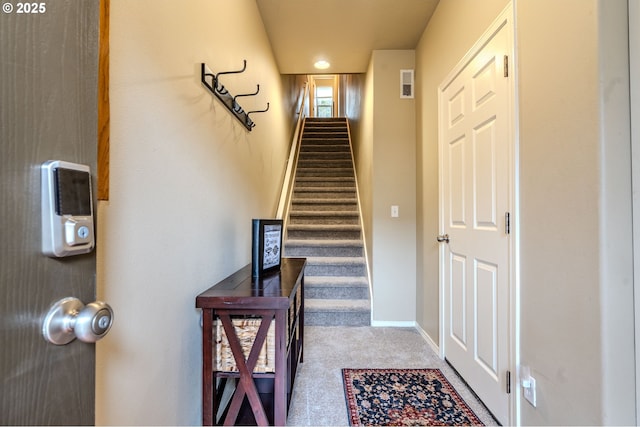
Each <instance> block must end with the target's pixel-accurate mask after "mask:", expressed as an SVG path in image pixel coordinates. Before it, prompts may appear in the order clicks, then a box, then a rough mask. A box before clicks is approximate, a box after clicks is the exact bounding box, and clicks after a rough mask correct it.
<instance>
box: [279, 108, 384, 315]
mask: <svg viewBox="0 0 640 427" xmlns="http://www.w3.org/2000/svg"><path fill="white" fill-rule="evenodd" d="M359 212H360V211H359V209H358V196H357V192H356V182H355V174H354V166H353V159H352V156H351V147H350V145H349V130H348V126H347V122H346V119H344V118H341V119H338V118H336V119H317V118H307V119H306V120H305V125H304V129H303V133H302V140H301V144H300V154H299V157H298V164H297V167H296V175H295V183H294V187H293V195H292V198H291V206H290V209H289V221H288V226H287V237H286V240H285V245H284V255H285V256H301V257H306V258H307V267H306V270H305V324H306V325H313V326H366V325H370V323H371V321H370V318H371V307H370V298H369V282H368V279H367V277H368V276H367V267H366V262H365V257H364V245H363V240H362V230H361V227H360V214H359Z"/></svg>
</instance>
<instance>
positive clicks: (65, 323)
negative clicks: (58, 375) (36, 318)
mask: <svg viewBox="0 0 640 427" xmlns="http://www.w3.org/2000/svg"><path fill="white" fill-rule="evenodd" d="M112 324H113V310H112V309H111V307H110V306H109V304H106V303H104V302H102V301H94V302H91V303H89V304H87V305H84V304H83V303H82V301H80V300H79V299H77V298H64V299H61V300H60V301H58V302H56V303H55V304H53V305H52V306H51V308H50V309H49V312H48V313H47V315H46V316H45V318H44V322H43V324H42V335H44V338H45V339H46V340H47V341H49V342H50V343H52V344H55V345H65V344H69V343H70V342H71V341H73V340H74V339H76V338H78V339H79V340H80V341H83V342H89V343H91V342H96V341H98V340H99V339H102V338H103V337H104V336H105V335H106V334H107V332H109V329H111V325H112Z"/></svg>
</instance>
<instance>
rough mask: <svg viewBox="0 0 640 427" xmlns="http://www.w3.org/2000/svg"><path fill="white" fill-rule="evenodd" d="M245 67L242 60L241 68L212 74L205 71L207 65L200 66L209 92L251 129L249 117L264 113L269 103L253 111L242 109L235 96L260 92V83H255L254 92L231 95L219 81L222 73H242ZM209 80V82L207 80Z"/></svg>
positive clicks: (251, 124)
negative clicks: (265, 106) (263, 107)
mask: <svg viewBox="0 0 640 427" xmlns="http://www.w3.org/2000/svg"><path fill="white" fill-rule="evenodd" d="M246 69H247V60H246V59H245V60H244V64H243V66H242V69H241V70H236V71H221V72H219V73H218V74H213V73H212V72H207V66H206V65H205V64H204V62H203V63H202V67H201V76H200V79H201V80H202V84H203V85H204V86H205V87H206V88H207V89H209V92H211V93H213V94H214V95H215V96H216V97H217V98H218V99H219V100H220V101H221V102H222V104H223V105H224V106H225V107H227V109H228V110H229V111H230V112H231V114H233V115H234V116H235V117H236V118H237V119H238V120H240V123H242V125H243V126H244V127H245V128H247V130H249V131H251V129H253V127H254V126H255V125H256V124H255V123H254V122H253V120H251V117H249V116H250V115H251V114H253V113H264V112H266V111H268V110H269V103H268V102H267V108H266V109H264V110H254V111H248V112H247V111H244V109H243V108H242V107H241V106H240V104H238V102H237V98H240V97H242V96H255V95H257V94H258V92H260V85H256V91H255V92H254V93H242V94H238V95H236V96H233V95H231V94H230V93H229V91H228V90H227V89H226V88H225V87H224V85H222V84H221V83H220V76H221V75H223V74H239V73H243V72H244V70H246ZM207 78H209V80H211V83H209V81H208V80H207Z"/></svg>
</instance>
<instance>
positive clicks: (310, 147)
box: [300, 143, 351, 156]
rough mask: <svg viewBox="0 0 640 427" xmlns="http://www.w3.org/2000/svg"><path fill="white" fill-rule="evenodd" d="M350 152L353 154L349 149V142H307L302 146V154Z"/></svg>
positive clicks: (349, 153)
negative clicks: (315, 143)
mask: <svg viewBox="0 0 640 427" xmlns="http://www.w3.org/2000/svg"><path fill="white" fill-rule="evenodd" d="M316 153H317V154H320V153H327V154H338V153H340V154H348V155H349V156H351V150H350V149H349V144H331V145H329V144H317V145H314V144H311V143H307V144H305V145H301V146H300V155H302V154H305V155H306V154H316Z"/></svg>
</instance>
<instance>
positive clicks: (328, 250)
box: [284, 246, 364, 257]
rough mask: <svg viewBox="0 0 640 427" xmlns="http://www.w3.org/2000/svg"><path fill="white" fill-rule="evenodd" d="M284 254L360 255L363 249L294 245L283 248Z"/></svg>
mask: <svg viewBox="0 0 640 427" xmlns="http://www.w3.org/2000/svg"><path fill="white" fill-rule="evenodd" d="M284 254H285V256H288V257H328V256H331V257H343V256H344V257H362V256H364V249H363V248H362V246H360V247H358V246H342V247H326V246H296V247H293V248H291V247H287V246H285V248H284Z"/></svg>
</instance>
